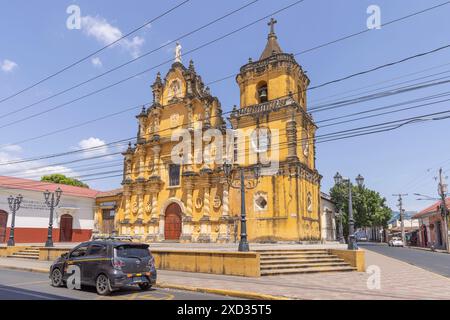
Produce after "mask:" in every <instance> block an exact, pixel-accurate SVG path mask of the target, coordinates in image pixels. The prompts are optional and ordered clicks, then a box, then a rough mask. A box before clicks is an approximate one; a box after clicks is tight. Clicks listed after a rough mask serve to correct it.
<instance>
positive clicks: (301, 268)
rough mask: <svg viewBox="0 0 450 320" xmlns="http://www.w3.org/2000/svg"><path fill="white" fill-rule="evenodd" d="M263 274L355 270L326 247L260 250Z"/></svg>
mask: <svg viewBox="0 0 450 320" xmlns="http://www.w3.org/2000/svg"><path fill="white" fill-rule="evenodd" d="M258 253H259V254H260V270H261V275H262V276H265V275H281V274H295V273H313V272H341V271H355V270H356V269H355V268H353V267H352V266H351V265H350V264H349V263H347V262H345V261H344V260H343V259H341V258H339V257H338V256H336V255H333V254H331V253H330V252H329V251H328V250H326V249H297V250H295V249H294V250H258Z"/></svg>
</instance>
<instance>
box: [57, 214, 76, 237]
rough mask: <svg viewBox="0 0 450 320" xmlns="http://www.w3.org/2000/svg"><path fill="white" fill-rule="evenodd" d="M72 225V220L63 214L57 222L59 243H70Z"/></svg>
mask: <svg viewBox="0 0 450 320" xmlns="http://www.w3.org/2000/svg"><path fill="white" fill-rule="evenodd" d="M72 223H73V218H72V216H71V215H70V214H63V215H62V216H61V220H60V222H59V241H60V242H70V241H72Z"/></svg>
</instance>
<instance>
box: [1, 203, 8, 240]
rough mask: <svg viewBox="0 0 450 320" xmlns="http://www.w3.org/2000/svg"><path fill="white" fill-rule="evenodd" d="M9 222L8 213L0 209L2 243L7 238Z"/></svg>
mask: <svg viewBox="0 0 450 320" xmlns="http://www.w3.org/2000/svg"><path fill="white" fill-rule="evenodd" d="M7 222H8V213H7V212H6V211H4V210H0V243H3V242H5V240H6V223H7Z"/></svg>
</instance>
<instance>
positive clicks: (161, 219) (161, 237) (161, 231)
mask: <svg viewBox="0 0 450 320" xmlns="http://www.w3.org/2000/svg"><path fill="white" fill-rule="evenodd" d="M164 219H165V216H164V214H161V215H159V230H158V231H159V232H158V241H164V239H165V236H164Z"/></svg>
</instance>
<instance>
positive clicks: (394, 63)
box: [0, 0, 450, 165]
mask: <svg viewBox="0 0 450 320" xmlns="http://www.w3.org/2000/svg"><path fill="white" fill-rule="evenodd" d="M300 2H302V0H300V1H297V2H295V3H293V4H291V5H289V6H287V7H284V8H282V9H280V10H278V11H282V10H286V9H287V8H289V7H291V6H293V5H295V4H298V3H300ZM271 15H272V14H271ZM271 15H269V16H271ZM263 19H266V17H263V18H261V19H259V20H257V22H259V21H261V20H263ZM253 23H255V22H253ZM237 30H239V29H237ZM235 31H236V30H235ZM235 31H233V32H235ZM229 34H230V33H229ZM449 46H450V45H448V46H444V47H439V48H437V49H433V50H430V51H427V52H425V53H420V54H416V55H413V56H409V57H407V58H404V59H401V60H398V61H395V62H390V63H387V64H384V65H381V66H378V67H375V68H372V69H369V70H366V71H363V72H357V73H354V74H350V75H347V76H345V77H342V78H339V79H336V80H332V81H328V82H325V83H322V84H319V85H317V86H315V87H312V88H309V89H308V90H313V89H316V88H319V87H323V86H326V85H329V84H333V83H336V82H339V81H345V80H346V79H349V78H351V77H354V76H357V75H361V74H366V73H368V72H372V71H375V70H379V69H381V68H383V67H387V66H393V65H396V64H399V63H402V62H405V61H408V60H411V59H414V58H418V57H422V56H424V55H427V54H431V53H434V52H437V51H438V50H442V49H443V48H447V47H449ZM370 70H372V71H370ZM447 82H450V80H447V81H442V82H438V83H432V84H424V85H422V86H421V87H420V88H425V87H429V86H432V85H439V84H443V83H447ZM402 90H412V88H410V87H408V88H404V89H402ZM305 91H306V90H300V91H298V92H296V93H290V94H288V95H286V96H283V97H289V96H293V95H294V94H295V95H298V94H300V93H303V92H305ZM402 92H404V91H402ZM389 94H392V91H390V93H389ZM379 95H380V94H378V95H377V96H376V97H379ZM283 97H280V98H283ZM366 99H367V97H366ZM341 103H342V102H341ZM317 109H318V108H316V110H317ZM314 111H315V110H312V112H314ZM230 112H232V111H230ZM230 112H225V113H222V114H221V115H220V116H222V115H224V114H226V113H230ZM0 128H2V127H0ZM164 130H169V129H164ZM164 130H162V131H164ZM130 139H134V138H127V139H121V140H118V141H114V142H110V143H108V144H105V145H104V146H99V147H91V148H84V149H79V150H75V151H68V152H63V153H60V154H56V155H49V156H41V157H38V158H33V159H32V160H30V159H25V160H20V161H16V162H7V163H0V165H4V164H15V163H22V162H27V161H35V160H42V159H46V158H49V157H54V156H63V155H68V154H74V153H79V152H83V151H86V150H95V149H99V148H102V147H105V146H108V145H112V144H117V143H121V142H122V143H123V142H125V141H128V140H130Z"/></svg>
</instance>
